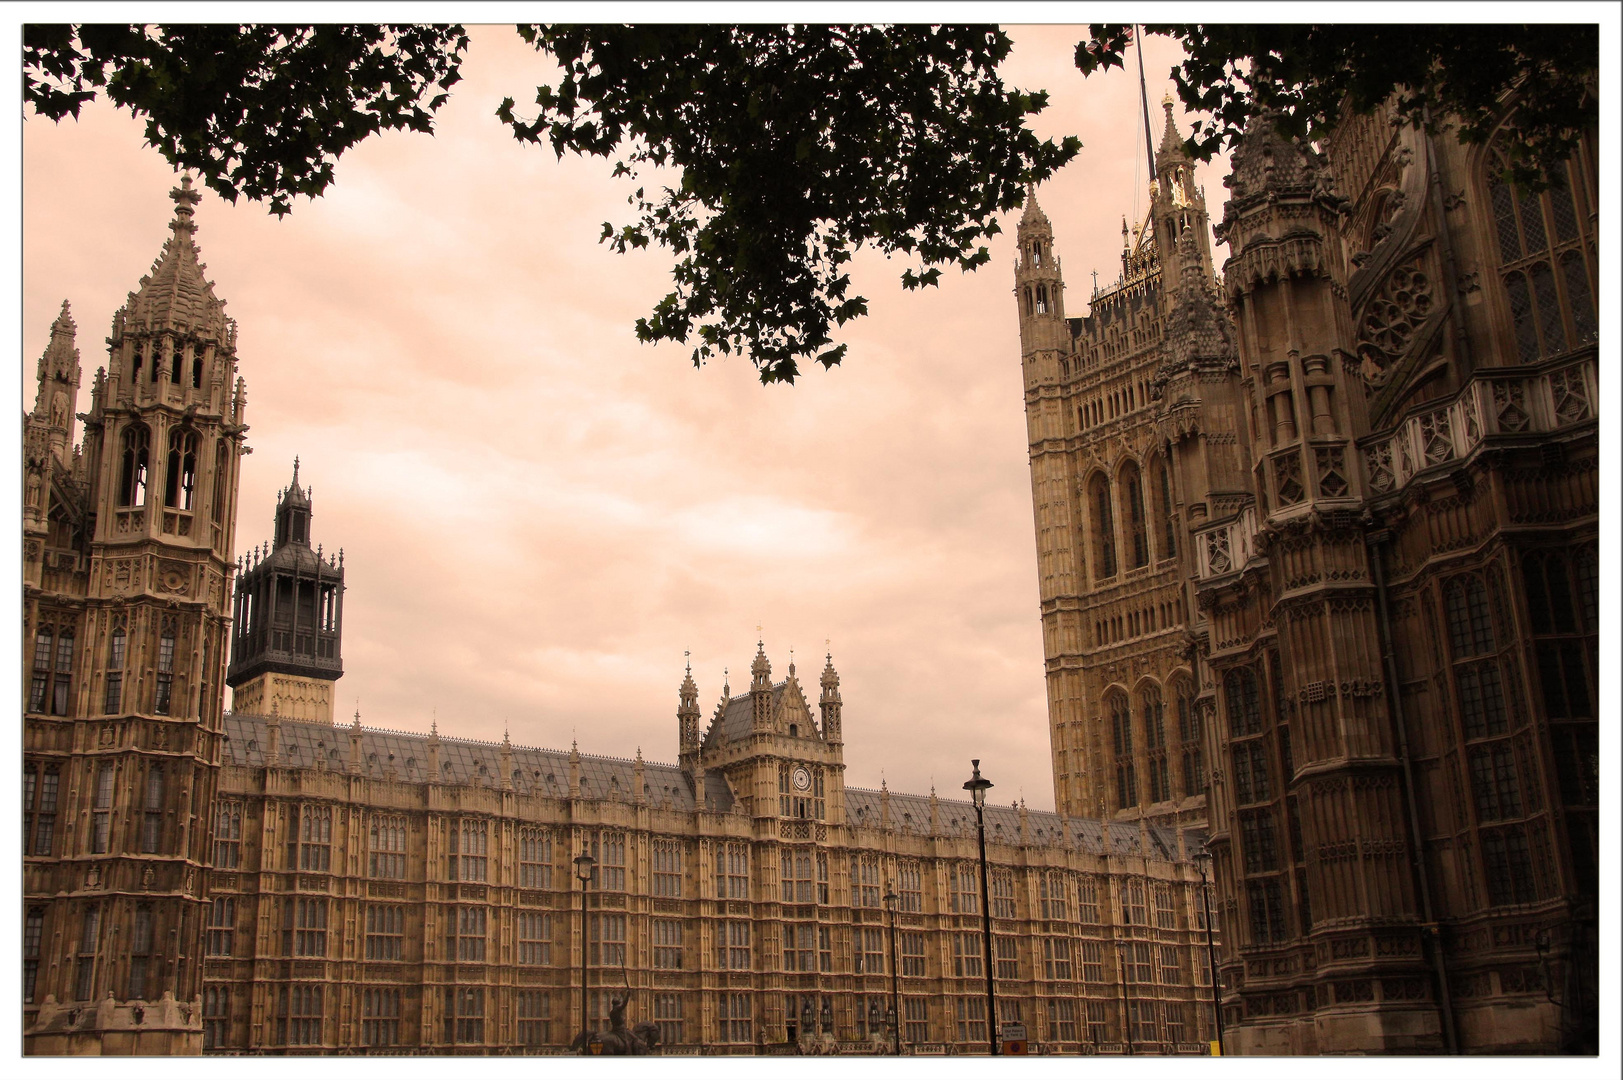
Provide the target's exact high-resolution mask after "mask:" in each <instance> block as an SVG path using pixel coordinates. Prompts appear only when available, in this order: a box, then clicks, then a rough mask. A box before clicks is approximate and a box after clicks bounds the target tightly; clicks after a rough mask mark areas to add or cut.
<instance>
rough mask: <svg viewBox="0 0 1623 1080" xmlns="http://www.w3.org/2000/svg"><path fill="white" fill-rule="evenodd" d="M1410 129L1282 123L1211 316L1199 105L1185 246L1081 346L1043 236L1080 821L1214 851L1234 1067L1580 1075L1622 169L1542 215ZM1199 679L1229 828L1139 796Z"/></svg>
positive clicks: (1228, 223) (1218, 795) (1228, 222)
mask: <svg viewBox="0 0 1623 1080" xmlns="http://www.w3.org/2000/svg"><path fill="white" fill-rule="evenodd" d="M1391 119H1392V118H1391V116H1390V115H1389V114H1388V113H1387V112H1386V110H1384V109H1383V110H1377V111H1376V112H1375V113H1374V114H1373V115H1371V116H1367V117H1355V116H1349V117H1348V118H1347V119H1346V121H1345V122H1344V123H1343V124H1342V125H1341V126H1340V127H1339V128H1338V129H1337V130H1336V132H1335V133H1334V135H1333V136H1332V137H1331V138H1330V139H1329V140H1328V141H1327V143H1326V144H1325V145H1324V146H1323V148H1322V150H1323V152H1322V153H1321V152H1320V151H1319V150H1316V149H1310V148H1306V147H1303V146H1301V145H1299V144H1297V143H1295V142H1294V141H1292V140H1288V139H1286V138H1283V137H1281V136H1279V135H1278V134H1276V133H1275V132H1274V130H1273V128H1272V126H1271V124H1269V123H1268V122H1267V121H1265V120H1262V121H1258V122H1256V123H1255V124H1254V125H1253V126H1252V128H1251V129H1250V130H1249V132H1248V133H1247V134H1246V136H1245V138H1244V139H1243V141H1242V143H1241V144H1240V145H1239V146H1238V147H1237V148H1236V150H1235V152H1234V156H1233V162H1232V175H1231V176H1230V177H1229V178H1228V180H1227V181H1226V184H1227V185H1228V187H1229V198H1228V200H1227V202H1226V204H1225V207H1224V218H1223V221H1222V224H1221V225H1220V226H1219V228H1218V235H1219V238H1220V239H1222V240H1224V241H1225V242H1226V243H1227V244H1228V246H1229V249H1230V251H1231V253H1232V254H1231V256H1230V258H1229V259H1228V260H1227V262H1226V263H1225V265H1224V268H1223V274H1222V279H1221V281H1220V282H1214V281H1213V280H1212V275H1211V271H1210V262H1209V256H1208V255H1207V253H1206V251H1205V248H1204V240H1203V237H1204V228H1203V219H1204V201H1203V200H1202V199H1201V198H1200V197H1199V193H1198V192H1193V191H1192V190H1191V189H1190V188H1189V187H1188V186H1187V184H1186V183H1185V182H1184V178H1185V177H1186V176H1187V172H1186V171H1185V170H1186V167H1187V161H1186V159H1184V158H1183V155H1182V152H1181V149H1180V147H1179V143H1180V138H1179V135H1178V133H1177V132H1176V131H1175V129H1174V128H1173V126H1172V121H1171V113H1170V108H1169V109H1168V116H1167V127H1166V134H1165V136H1164V137H1163V140H1162V143H1161V150H1160V153H1159V155H1158V156H1157V159H1156V160H1157V172H1158V173H1159V177H1158V180H1157V183H1156V189H1155V192H1154V199H1153V203H1152V208H1151V219H1152V221H1151V223H1150V225H1148V226H1146V227H1145V228H1143V229H1141V230H1140V235H1139V236H1138V238H1137V239H1136V242H1135V241H1133V240H1129V248H1128V251H1127V252H1126V253H1125V254H1124V273H1123V277H1122V280H1121V281H1120V282H1119V283H1118V285H1117V286H1116V287H1114V288H1113V289H1111V290H1107V291H1105V292H1103V293H1098V294H1096V295H1095V298H1094V304H1093V308H1092V311H1091V313H1090V315H1089V316H1088V317H1087V318H1083V319H1074V318H1073V319H1069V320H1067V319H1066V318H1065V317H1064V310H1063V307H1062V306H1059V305H1058V303H1057V298H1058V296H1059V295H1061V288H1062V284H1061V282H1060V280H1059V264H1058V261H1057V259H1055V258H1054V257H1053V254H1052V248H1051V245H1052V235H1051V229H1050V227H1049V225H1048V222H1047V219H1046V217H1044V216H1043V215H1042V213H1041V211H1040V210H1039V209H1037V206H1036V202H1035V199H1034V198H1033V199H1032V200H1031V201H1030V204H1029V205H1028V207H1027V211H1026V216H1025V219H1024V220H1023V221H1022V223H1021V229H1020V242H1021V262H1020V265H1019V267H1018V269H1017V275H1016V277H1017V291H1018V292H1019V293H1020V296H1019V302H1020V305H1021V307H1020V313H1021V343H1022V352H1023V357H1024V364H1025V371H1026V386H1027V391H1026V400H1027V411H1028V416H1029V417H1030V420H1031V431H1032V476H1033V493H1034V498H1035V500H1036V505H1037V520H1038V552H1039V560H1040V565H1041V567H1042V570H1041V574H1042V582H1043V594H1042V595H1043V617H1044V625H1045V631H1046V640H1047V645H1048V652H1047V655H1048V666H1049V686H1050V717H1051V727H1052V731H1053V747H1054V761H1055V785H1056V799H1057V803H1058V805H1059V807H1060V809H1061V811H1062V812H1067V811H1068V812H1073V813H1075V812H1080V811H1081V810H1082V809H1083V808H1088V809H1098V808H1106V809H1109V810H1114V811H1115V812H1116V816H1117V817H1123V816H1133V815H1137V814H1149V815H1151V816H1155V815H1168V816H1170V815H1176V816H1178V817H1179V818H1186V817H1187V818H1189V819H1194V820H1200V821H1202V822H1203V823H1205V824H1207V825H1208V826H1209V828H1210V832H1211V849H1212V851H1213V853H1214V855H1215V865H1216V874H1217V881H1218V891H1219V894H1220V896H1221V899H1222V907H1223V914H1222V917H1221V921H1222V923H1223V925H1224V926H1225V927H1227V928H1228V930H1229V934H1228V946H1229V948H1228V951H1227V954H1226V955H1225V957H1224V963H1223V971H1222V974H1223V982H1224V986H1225V994H1224V1009H1225V1018H1226V1022H1227V1024H1228V1026H1229V1030H1230V1032H1232V1033H1233V1041H1234V1044H1235V1050H1237V1051H1238V1052H1260V1053H1315V1052H1319V1053H1324V1052H1382V1051H1388V1052H1391V1051H1396V1052H1415V1051H1428V1050H1448V1049H1459V1050H1461V1051H1464V1052H1554V1051H1574V1050H1581V1049H1583V1048H1585V1047H1593V1046H1594V1045H1596V1044H1595V1042H1594V1039H1595V1037H1596V1030H1597V1029H1596V1021H1597V1017H1598V1006H1597V998H1596V981H1597V969H1596V962H1595V947H1596V944H1597V937H1596V909H1595V903H1596V890H1597V884H1596V881H1597V873H1596V865H1597V850H1598V849H1597V834H1596V820H1597V816H1596V815H1597V805H1598V794H1597V786H1598V783H1597V782H1598V771H1599V762H1598V748H1597V740H1596V715H1597V713H1596V708H1597V704H1598V699H1597V696H1596V693H1597V689H1596V688H1597V684H1596V666H1597V649H1598V636H1597V635H1598V624H1597V621H1596V616H1597V601H1598V592H1599V589H1598V576H1597V562H1598V552H1597V536H1598V501H1597V481H1598V462H1597V450H1598V447H1597V441H1598V440H1597V430H1598V429H1597V425H1598V404H1599V402H1598V397H1597V392H1598V383H1597V371H1596V361H1597V348H1598V346H1597V340H1596V331H1597V323H1596V315H1595V281H1596V257H1597V251H1596V242H1597V241H1596V236H1597V227H1596V221H1597V217H1596V209H1595V208H1596V205H1597V204H1596V182H1597V181H1596V169H1595V164H1594V161H1595V159H1594V156H1593V141H1592V138H1591V139H1590V140H1586V141H1585V143H1584V144H1583V145H1582V146H1581V147H1580V149H1579V151H1578V153H1577V155H1576V156H1575V157H1574V158H1573V159H1572V160H1571V162H1570V163H1569V164H1568V165H1567V166H1566V167H1565V168H1564V170H1563V172H1564V173H1565V175H1564V176H1562V177H1558V178H1556V179H1557V180H1558V181H1559V182H1558V183H1557V184H1555V185H1554V186H1552V187H1551V189H1550V190H1549V191H1547V192H1545V193H1543V194H1530V193H1527V192H1520V191H1513V190H1512V189H1511V188H1510V187H1508V186H1506V185H1504V184H1502V183H1500V182H1499V181H1498V179H1497V171H1498V165H1497V164H1496V163H1497V161H1498V160H1499V157H1500V155H1501V153H1502V151H1501V148H1500V147H1499V145H1498V144H1497V142H1496V141H1495V140H1489V142H1488V143H1487V144H1486V145H1484V146H1476V147H1466V146H1463V145H1461V144H1459V143H1458V142H1457V141H1456V140H1455V139H1453V138H1451V137H1449V136H1448V135H1447V134H1446V132H1445V133H1442V134H1438V135H1428V134H1426V133H1424V132H1419V131H1415V130H1412V129H1409V128H1399V127H1394V126H1393V124H1392V122H1391ZM1174 268H1175V270H1176V272H1175V273H1174ZM1045 275H1046V278H1045ZM1043 284H1046V285H1047V286H1048V288H1047V294H1046V295H1047V297H1048V298H1049V306H1048V310H1043V304H1042V299H1043V295H1044V294H1043V293H1042V292H1038V291H1037V290H1038V289H1039V288H1041V286H1042V285H1043ZM1160 462H1164V463H1165V469H1166V473H1165V475H1166V477H1167V479H1166V480H1165V481H1161V480H1160V478H1161V476H1162V475H1163V474H1162V473H1161V472H1160V471H1159V470H1160V468H1161V465H1159V464H1158V463H1160ZM1157 482H1163V483H1165V484H1166V488H1165V489H1164V490H1165V495H1164V496H1163V495H1162V491H1161V489H1157V487H1156V483H1157ZM1146 505H1147V506H1148V507H1149V512H1148V513H1147V514H1146V513H1145V512H1143V511H1142V509H1135V508H1142V507H1144V506H1146ZM1158 512H1159V513H1162V514H1164V517H1162V518H1157V517H1156V514H1157V513H1158ZM1163 525H1164V527H1165V542H1164V547H1163V546H1157V545H1158V541H1159V540H1160V538H1161V537H1162V535H1163V533H1162V529H1163ZM1140 533H1147V534H1148V548H1149V550H1148V551H1147V552H1146V551H1144V550H1143V549H1142V548H1140V547H1137V546H1135V545H1137V544H1138V543H1139V539H1138V537H1139V534H1140ZM1167 559H1171V560H1174V561H1172V562H1170V563H1168V562H1166V561H1165V560H1167ZM1163 590H1165V591H1166V593H1167V594H1168V595H1170V596H1171V597H1172V601H1171V603H1170V604H1166V605H1165V606H1163V600H1162V591H1163ZM1163 611H1169V612H1170V614H1171V618H1168V619H1164V620H1163V618H1162V617H1161V616H1160V615H1159V613H1160V612H1163ZM1124 631H1125V635H1124ZM1185 679H1186V680H1187V682H1180V681H1179V680H1185ZM1169 682H1170V683H1172V684H1173V685H1176V686H1179V687H1183V688H1186V689H1184V690H1182V691H1181V692H1179V691H1175V692H1174V693H1173V694H1172V695H1171V698H1172V699H1173V700H1176V701H1177V708H1178V710H1179V716H1180V720H1181V719H1182V715H1183V710H1184V709H1185V708H1186V707H1187V709H1188V714H1189V716H1190V717H1191V725H1190V728H1189V732H1190V733H1191V734H1192V735H1193V737H1194V741H1198V742H1200V743H1203V745H1200V746H1196V747H1192V748H1191V750H1192V752H1193V753H1195V754H1198V755H1201V756H1203V758H1204V762H1205V767H1206V771H1207V775H1206V785H1207V788H1208V790H1207V793H1206V800H1205V801H1202V802H1201V803H1195V802H1192V801H1190V800H1191V797H1192V794H1193V792H1194V791H1195V790H1196V788H1197V787H1199V786H1200V784H1199V781H1196V780H1191V779H1190V778H1188V777H1187V776H1184V777H1182V778H1181V779H1182V780H1183V786H1182V787H1179V780H1180V777H1179V776H1178V775H1177V774H1175V775H1174V777H1173V781H1172V784H1171V785H1170V788H1171V795H1172V797H1173V800H1174V801H1172V802H1170V803H1157V802H1156V801H1155V800H1154V798H1153V797H1152V795H1153V794H1159V793H1164V791H1163V792H1151V793H1147V792H1146V791H1145V790H1144V781H1143V777H1144V774H1145V768H1146V765H1147V764H1148V765H1149V767H1150V768H1151V769H1152V770H1153V769H1154V768H1155V767H1156V766H1155V765H1154V764H1153V763H1152V762H1153V760H1154V749H1153V748H1155V747H1158V746H1159V745H1161V743H1162V742H1165V741H1166V740H1167V739H1169V737H1170V735H1171V731H1170V729H1169V730H1168V731H1167V732H1166V733H1165V734H1164V735H1159V736H1158V735H1157V734H1156V733H1154V732H1152V731H1150V730H1148V729H1150V728H1151V726H1152V724H1153V723H1154V722H1156V720H1157V717H1158V716H1159V714H1158V713H1156V712H1155V711H1154V710H1153V708H1152V705H1153V702H1150V701H1148V700H1146V701H1145V703H1144V704H1142V705H1141V704H1139V702H1138V700H1137V699H1136V698H1135V697H1134V695H1135V694H1137V693H1138V687H1139V686H1140V685H1141V684H1142V685H1145V686H1159V687H1162V688H1164V687H1166V686H1167V685H1168V684H1169ZM1185 694H1188V695H1189V696H1191V697H1192V700H1191V701H1189V702H1188V704H1187V706H1186V705H1185V698H1184V695H1185ZM1163 699H1166V695H1165V694H1164V692H1163ZM1124 718H1125V723H1126V725H1127V727H1128V728H1129V730H1128V732H1127V734H1126V735H1125V737H1124V736H1123V734H1122V725H1123V722H1124ZM1178 733H1179V735H1180V736H1182V735H1184V734H1185V731H1184V729H1183V727H1182V726H1181V724H1180V727H1179V732H1178ZM1135 773H1136V780H1137V784H1138V787H1137V790H1136V792H1135V791H1134V789H1133V787H1132V785H1131V784H1130V783H1128V782H1126V780H1124V779H1123V778H1124V777H1127V778H1128V779H1134V778H1135V777H1133V776H1131V775H1130V774H1135ZM1160 786H1161V787H1162V788H1163V789H1165V788H1166V787H1167V785H1160ZM1135 794H1136V798H1134V797H1133V796H1134V795H1135Z"/></svg>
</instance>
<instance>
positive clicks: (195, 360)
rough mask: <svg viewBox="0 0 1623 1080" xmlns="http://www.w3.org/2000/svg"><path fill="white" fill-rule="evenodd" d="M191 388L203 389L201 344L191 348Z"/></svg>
mask: <svg viewBox="0 0 1623 1080" xmlns="http://www.w3.org/2000/svg"><path fill="white" fill-rule="evenodd" d="M192 389H193V390H201V389H203V346H201V345H197V346H194V347H193V348H192Z"/></svg>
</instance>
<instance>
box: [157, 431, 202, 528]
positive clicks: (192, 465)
mask: <svg viewBox="0 0 1623 1080" xmlns="http://www.w3.org/2000/svg"><path fill="white" fill-rule="evenodd" d="M196 489H197V432H195V431H192V430H189V429H186V428H175V429H174V430H173V431H171V432H170V433H169V459H168V461H167V462H166V463H165V475H164V490H163V504H164V505H165V506H167V507H170V508H172V509H176V510H190V509H191V508H192V503H193V501H194V497H195V494H196Z"/></svg>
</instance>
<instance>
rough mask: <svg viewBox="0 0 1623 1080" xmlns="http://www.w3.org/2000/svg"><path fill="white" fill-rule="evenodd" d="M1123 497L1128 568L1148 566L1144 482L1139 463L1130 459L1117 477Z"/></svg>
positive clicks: (1148, 545) (1148, 549)
mask: <svg viewBox="0 0 1623 1080" xmlns="http://www.w3.org/2000/svg"><path fill="white" fill-rule="evenodd" d="M1117 484H1118V487H1119V490H1120V492H1121V499H1122V521H1123V522H1124V524H1125V525H1126V533H1127V535H1126V540H1127V545H1126V546H1127V553H1128V558H1129V559H1130V560H1131V561H1130V562H1129V563H1128V568H1129V569H1133V568H1137V567H1140V566H1146V565H1148V564H1149V561H1150V539H1149V532H1148V529H1147V528H1146V522H1145V520H1144V483H1143V476H1142V475H1141V474H1140V472H1139V469H1138V465H1136V464H1135V463H1133V462H1131V461H1129V462H1127V463H1126V464H1125V465H1123V466H1122V469H1121V474H1120V476H1119V477H1118V479H1117Z"/></svg>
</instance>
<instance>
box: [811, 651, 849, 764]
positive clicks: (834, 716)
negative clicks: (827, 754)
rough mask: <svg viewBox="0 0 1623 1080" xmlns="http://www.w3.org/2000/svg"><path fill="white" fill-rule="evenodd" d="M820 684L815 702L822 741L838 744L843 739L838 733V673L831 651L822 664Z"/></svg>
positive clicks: (831, 744) (832, 744) (833, 744)
mask: <svg viewBox="0 0 1623 1080" xmlns="http://www.w3.org/2000/svg"><path fill="white" fill-rule="evenodd" d="M822 684H823V693H822V696H821V697H819V698H818V699H817V704H818V706H819V711H820V712H821V713H822V724H821V727H822V729H823V741H824V742H826V743H828V744H829V745H830V746H839V745H841V744H842V743H843V742H844V741H845V740H844V739H843V738H842V737H841V735H840V674H839V672H837V671H835V670H834V654H833V653H832V652H831V653H829V654H828V656H827V657H826V660H825V662H824V664H823V678H822Z"/></svg>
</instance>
